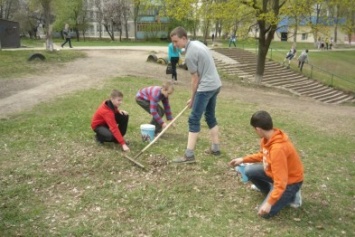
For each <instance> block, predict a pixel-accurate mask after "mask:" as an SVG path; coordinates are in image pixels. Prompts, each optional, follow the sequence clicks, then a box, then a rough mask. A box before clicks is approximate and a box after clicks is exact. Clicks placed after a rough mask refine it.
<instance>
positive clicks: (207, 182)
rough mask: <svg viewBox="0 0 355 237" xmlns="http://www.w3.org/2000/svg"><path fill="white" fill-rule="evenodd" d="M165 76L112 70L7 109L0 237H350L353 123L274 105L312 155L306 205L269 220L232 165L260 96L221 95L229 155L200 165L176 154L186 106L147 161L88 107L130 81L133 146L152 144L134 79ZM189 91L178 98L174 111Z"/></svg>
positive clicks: (0, 145)
mask: <svg viewBox="0 0 355 237" xmlns="http://www.w3.org/2000/svg"><path fill="white" fill-rule="evenodd" d="M160 83H161V82H160V81H154V80H151V79H146V78H134V77H129V78H114V79H113V80H111V81H110V82H108V83H107V84H105V85H104V87H103V88H102V89H99V90H97V89H91V90H87V91H81V92H77V93H75V94H71V95H69V96H67V97H62V98H58V99H56V100H55V102H47V103H42V104H40V105H38V106H36V107H35V108H34V109H33V110H31V111H30V112H26V113H21V114H18V115H16V116H13V117H12V118H11V119H8V120H0V149H1V152H0V167H1V168H0V186H1V192H0V199H1V206H0V219H1V222H0V235H1V236H204V237H205V236H237V235H240V236H255V235H257V236H282V237H284V236H292V237H293V236H353V235H355V230H354V224H353V223H354V196H355V192H354V190H355V186H354V182H353V177H354V175H355V160H354V155H355V151H354V147H353V144H355V137H354V136H353V135H352V134H354V132H351V130H353V129H354V127H353V126H350V127H349V130H350V132H349V133H348V134H340V133H339V132H337V131H334V132H333V133H330V132H328V131H324V130H322V129H319V128H317V127H314V126H312V125H311V124H305V122H304V121H303V120H302V121H301V120H297V119H295V118H293V117H292V116H290V115H289V114H288V113H286V112H285V111H281V110H278V109H274V110H271V111H270V112H271V114H272V115H273V116H274V123H275V126H277V127H281V128H282V129H283V130H284V131H286V132H287V133H288V134H289V136H290V137H291V138H292V140H293V141H294V143H295V145H296V147H297V148H298V149H299V151H300V153H301V154H302V159H303V162H304V165H305V183H304V186H303V198H304V205H303V206H302V208H300V209H298V210H294V209H290V208H286V209H285V210H283V211H282V212H281V213H280V215H278V216H277V217H275V218H274V219H271V220H263V219H261V218H259V217H258V216H257V215H256V210H255V208H256V207H257V205H259V204H260V203H261V202H262V200H263V197H262V195H261V194H260V193H257V192H255V191H252V190H251V189H250V188H249V185H247V184H243V183H242V182H240V179H239V177H237V176H236V173H235V171H233V170H231V169H230V168H229V167H228V166H227V162H228V161H229V160H230V159H231V158H234V157H237V156H242V155H244V154H248V153H251V152H255V151H257V149H258V138H257V137H256V135H255V134H254V132H253V130H252V128H251V127H250V126H249V119H250V116H251V114H252V113H253V112H255V111H256V110H257V109H258V108H257V107H258V105H255V104H250V103H245V102H241V101H238V100H235V99H233V98H230V97H229V96H227V95H224V93H223V90H222V92H221V95H220V97H219V101H218V108H217V117H218V120H219V124H220V133H221V147H222V151H223V153H222V155H221V157H219V158H215V157H210V156H205V155H203V150H204V149H205V148H207V147H208V145H209V141H208V131H207V127H206V125H205V124H204V123H203V126H202V131H201V134H200V137H199V141H198V146H197V149H196V157H197V160H198V164H196V165H182V166H175V165H172V164H170V163H169V162H170V161H171V160H172V159H173V158H174V157H177V156H179V155H182V154H183V152H184V149H185V147H186V141H187V140H186V139H187V118H188V113H187V112H186V113H185V114H184V115H183V116H182V117H181V118H180V119H179V120H178V121H177V123H176V129H170V130H169V131H167V133H166V134H164V135H163V136H162V138H161V139H160V140H159V141H158V142H157V143H156V144H154V145H153V146H152V147H151V148H149V149H148V150H147V151H146V152H145V153H143V155H142V156H141V157H140V158H139V161H140V162H142V163H144V164H145V165H146V166H147V168H148V171H142V170H141V169H140V168H138V167H135V166H134V165H133V164H132V163H130V162H129V161H128V160H126V159H125V158H123V156H122V155H121V152H120V150H119V149H118V147H117V145H113V144H105V145H103V146H99V145H97V144H96V143H95V142H94V139H93V132H92V131H91V128H90V120H91V117H92V115H93V113H94V111H95V110H96V108H97V107H98V105H99V104H100V103H101V102H102V101H103V100H104V99H105V98H106V95H107V94H109V92H110V90H111V89H112V88H117V89H119V90H121V91H123V92H124V104H123V106H122V109H124V110H127V111H128V112H129V113H130V123H129V128H128V134H127V139H128V140H130V142H131V145H130V148H131V149H132V152H131V154H130V155H131V156H134V155H135V154H137V153H138V152H139V151H140V150H141V149H143V148H144V146H146V145H147V144H146V143H143V142H142V141H141V138H140V131H139V125H140V124H142V123H147V122H148V121H149V120H150V117H149V115H148V114H146V112H145V111H143V110H142V109H141V108H140V107H139V106H138V105H137V104H136V103H135V101H134V96H135V94H136V92H137V90H138V89H139V88H141V87H145V86H148V85H159V84H160ZM188 97H189V91H188V90H181V89H177V90H176V91H175V93H174V94H173V95H172V97H171V104H172V109H173V113H174V114H175V115H176V114H177V113H178V112H179V111H181V110H182V108H183V107H184V106H185V103H186V100H187V98H188Z"/></svg>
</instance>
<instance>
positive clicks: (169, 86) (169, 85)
mask: <svg viewBox="0 0 355 237" xmlns="http://www.w3.org/2000/svg"><path fill="white" fill-rule="evenodd" d="M161 88H162V89H163V90H164V91H170V92H173V91H174V84H173V83H172V82H171V81H166V82H164V83H163V85H162V87H161Z"/></svg>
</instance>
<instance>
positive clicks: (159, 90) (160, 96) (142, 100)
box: [136, 82, 174, 134]
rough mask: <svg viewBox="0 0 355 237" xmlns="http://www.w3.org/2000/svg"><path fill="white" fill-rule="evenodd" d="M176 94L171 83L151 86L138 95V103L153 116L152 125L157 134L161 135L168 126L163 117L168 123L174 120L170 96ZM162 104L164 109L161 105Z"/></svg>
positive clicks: (141, 90) (140, 91)
mask: <svg viewBox="0 0 355 237" xmlns="http://www.w3.org/2000/svg"><path fill="white" fill-rule="evenodd" d="M173 92H174V87H173V84H172V83H171V82H165V83H164V84H163V85H162V86H149V87H145V88H142V89H140V90H139V91H138V93H137V94H136V102H137V104H138V105H140V106H141V107H142V108H143V109H144V110H145V111H147V112H148V113H149V114H150V115H152V120H151V121H150V124H152V125H155V134H157V133H160V132H161V130H162V129H163V128H165V127H166V126H167V123H166V122H164V120H163V116H164V114H165V116H166V119H167V121H171V120H173V116H172V113H171V109H170V104H169V96H170V95H171V94H172V93H173ZM160 101H161V102H162V104H163V107H162V106H161V105H160V104H159V102H160Z"/></svg>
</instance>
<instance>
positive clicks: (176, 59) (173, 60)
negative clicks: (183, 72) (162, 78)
mask: <svg viewBox="0 0 355 237" xmlns="http://www.w3.org/2000/svg"><path fill="white" fill-rule="evenodd" d="M178 63H179V57H171V67H172V70H173V73H172V75H171V77H172V78H173V79H175V81H177V73H176V65H177V64H178Z"/></svg>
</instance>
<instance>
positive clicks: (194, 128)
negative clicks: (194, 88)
mask: <svg viewBox="0 0 355 237" xmlns="http://www.w3.org/2000/svg"><path fill="white" fill-rule="evenodd" d="M219 91H220V88H218V89H217V90H214V91H198V92H196V94H195V98H194V103H193V105H192V111H191V114H190V117H189V131H190V132H193V133H197V132H200V130H201V122H200V121H201V117H202V114H203V113H205V120H206V123H207V125H208V127H209V128H210V129H211V128H213V127H214V126H216V125H217V120H216V114H215V110H216V104H217V95H218V93H219Z"/></svg>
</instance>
